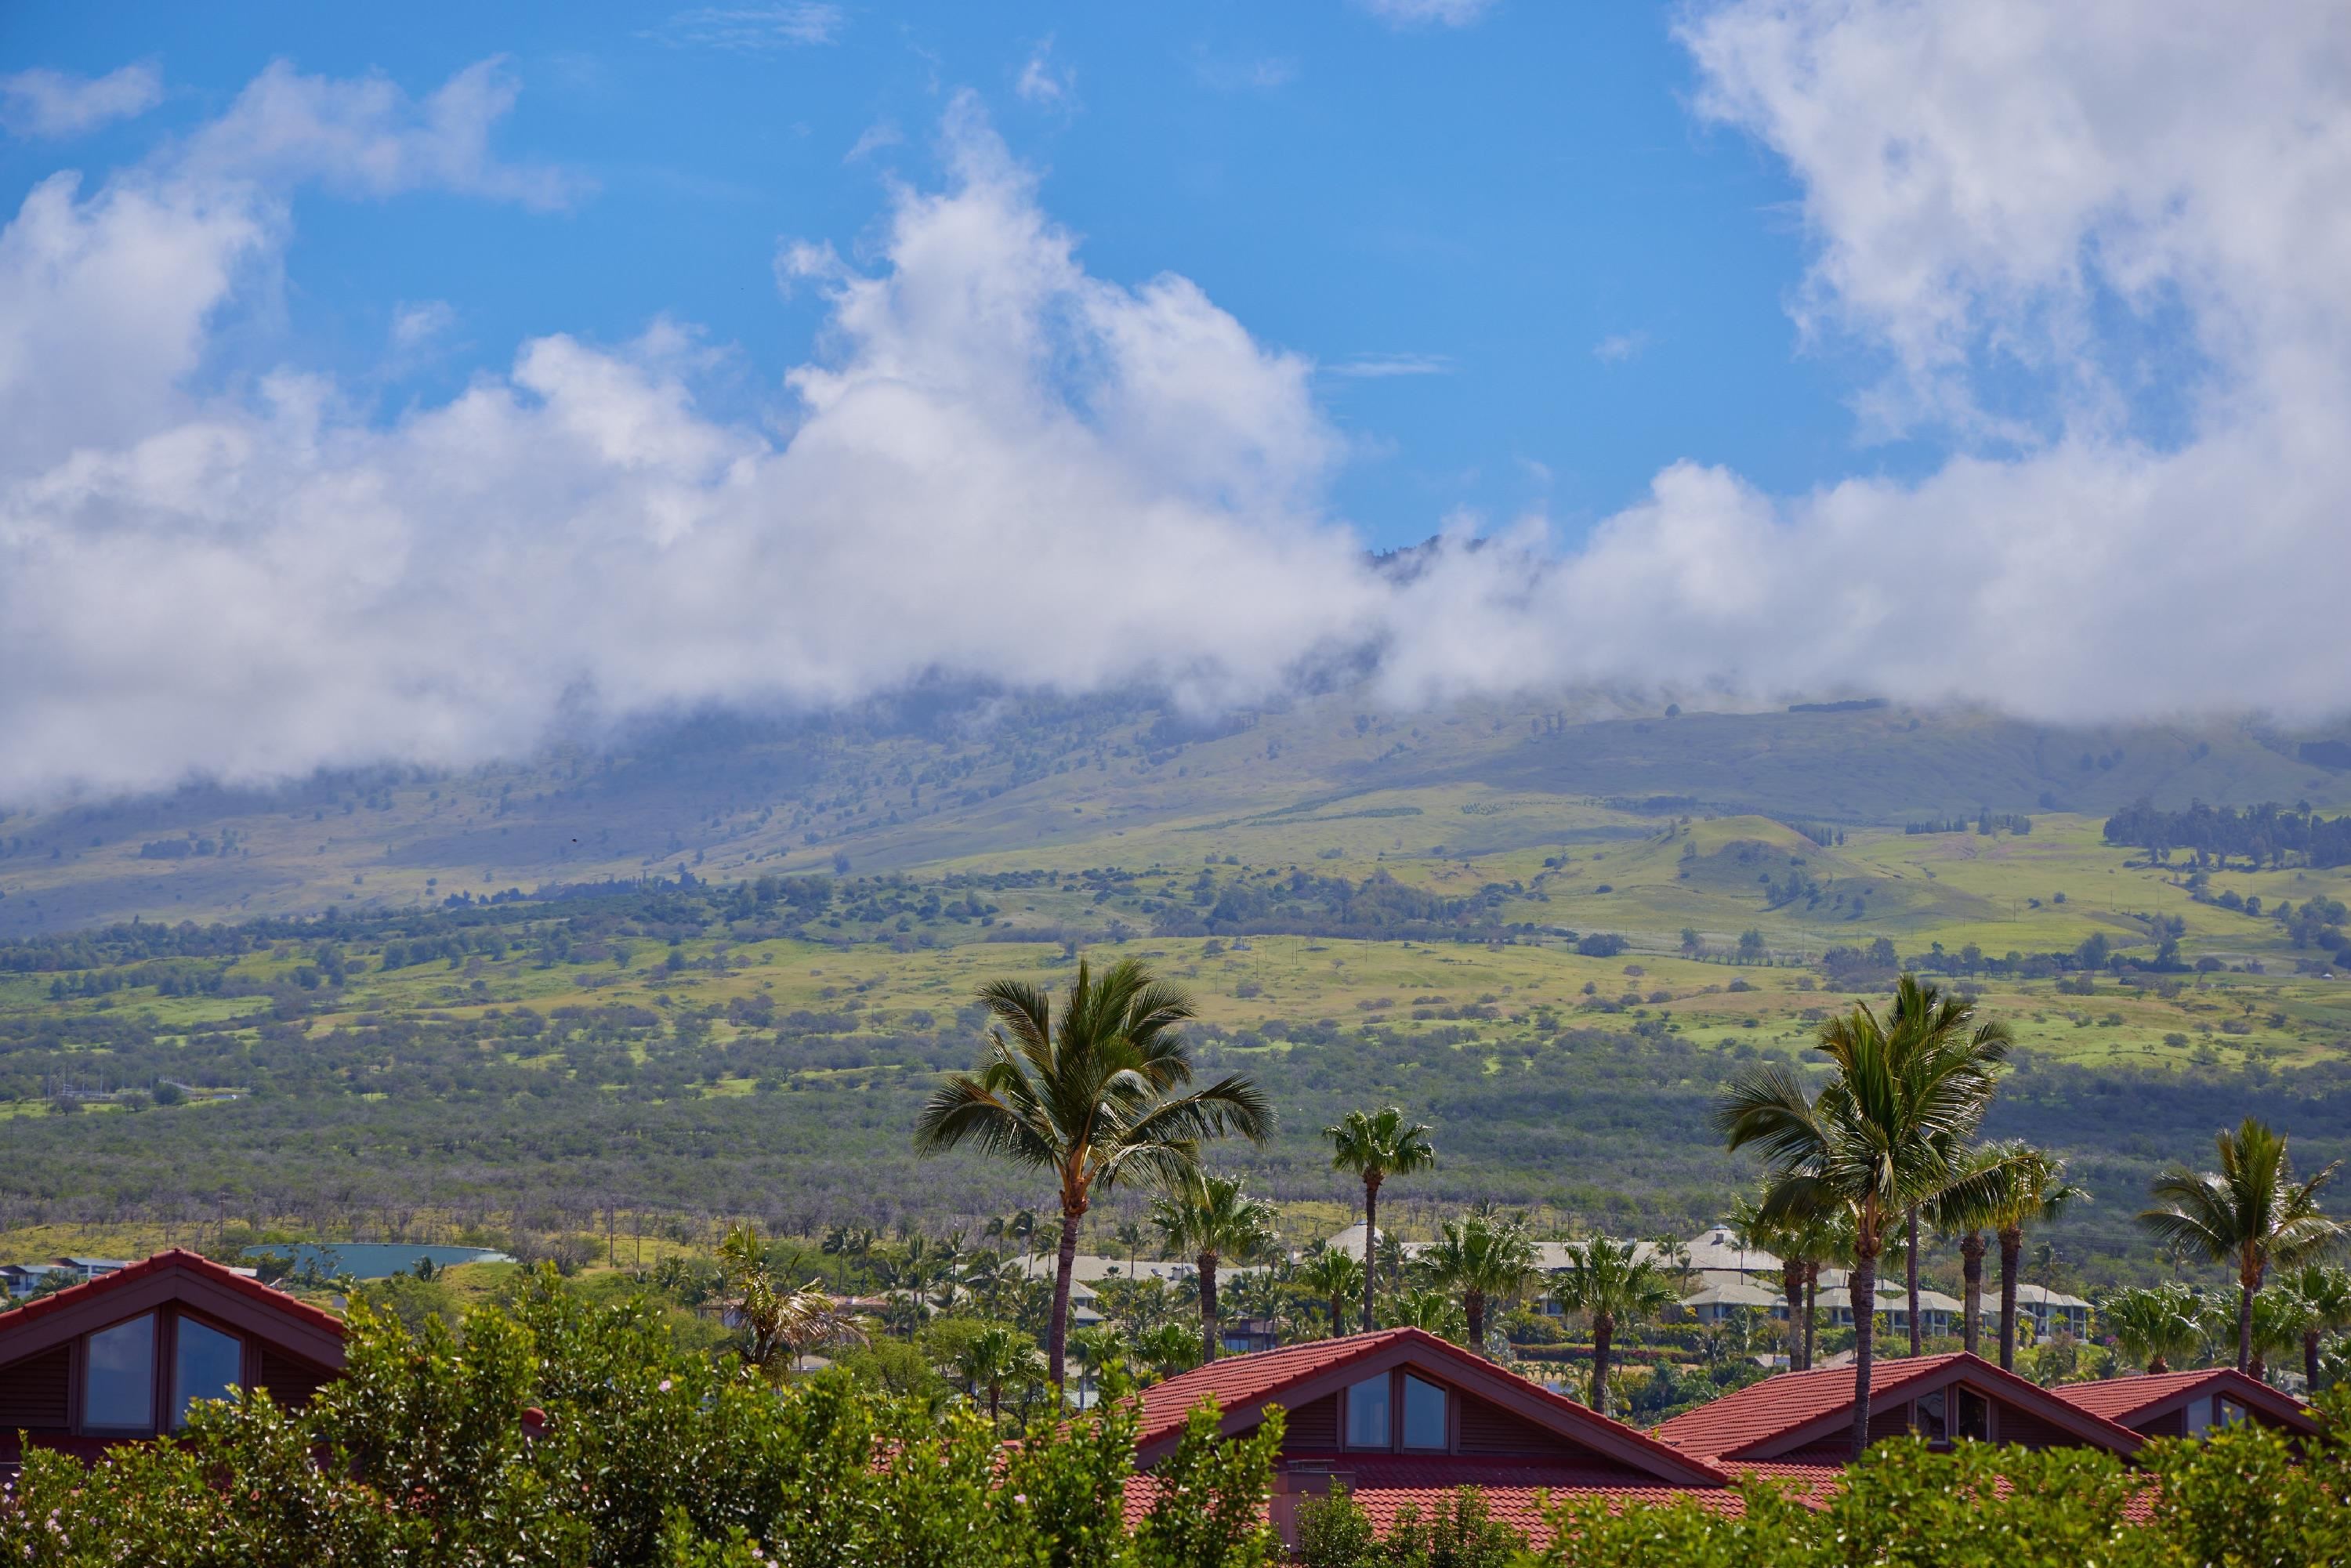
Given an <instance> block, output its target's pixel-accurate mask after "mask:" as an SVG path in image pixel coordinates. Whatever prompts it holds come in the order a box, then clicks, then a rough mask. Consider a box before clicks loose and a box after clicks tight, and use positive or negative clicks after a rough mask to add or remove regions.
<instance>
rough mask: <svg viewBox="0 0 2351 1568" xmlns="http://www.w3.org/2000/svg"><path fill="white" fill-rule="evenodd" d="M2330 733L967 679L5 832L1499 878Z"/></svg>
mask: <svg viewBox="0 0 2351 1568" xmlns="http://www.w3.org/2000/svg"><path fill="white" fill-rule="evenodd" d="M2299 744H2300V742H2299V740H2298V739H2297V737H2283V736H2279V735H2275V734H2272V733H2270V732H2267V731H2265V730H2262V729H2261V728H2259V727H2253V726H2248V725H2226V724H2213V725H2208V726H2201V727H2188V726H2182V727H2167V728H2136V729H2114V730H2105V729H2091V730H2078V729H2077V730H2064V729H2052V728H2046V727H2033V726H2028V725H2023V724H2020V723H2017V722H2014V721H2011V720H2006V719H2000V718H1996V717H1991V716H1983V715H1978V714H1970V713H1964V712H1962V713H1933V712H1912V711H1910V710H1907V709H1902V708H1891V707H1888V708H1876V709H1867V710H1863V711H1846V712H1827V713H1813V712H1806V713H1792V712H1771V713H1706V712H1698V711H1690V712H1685V713H1681V714H1679V715H1678V716H1675V717H1672V718H1667V717H1666V716H1664V715H1663V712H1662V710H1660V709H1657V708H1656V707H1655V706H1652V705H1645V704H1640V703H1635V702H1633V701H1631V700H1629V699H1623V698H1613V697H1602V696H1595V695H1591V694H1575V695H1555V696H1552V697H1548V698H1540V697H1530V698H1528V699H1526V700H1524V701H1521V702H1518V703H1493V702H1471V703H1464V704H1460V705H1458V706H1455V707H1453V708H1450V709H1447V710H1444V711H1442V712H1435V713H1419V714H1389V713H1382V712H1379V711H1376V710H1374V709H1373V708H1371V707H1370V706H1367V705H1366V704H1365V702H1364V699H1363V698H1362V697H1361V696H1360V695H1356V694H1344V693H1343V694H1337V695H1329V696H1324V697H1319V698H1315V699H1311V700H1303V701H1300V702H1297V703H1294V704H1291V705H1289V706H1284V707H1281V708H1279V709H1275V710H1268V711H1263V712H1257V713H1250V714H1245V715H1239V716H1231V717H1228V718H1224V719H1219V720H1216V721H1207V722H1191V721H1187V720H1186V719H1184V718H1183V717H1182V716H1176V715H1171V714H1169V713H1166V712H1165V711H1162V710H1160V709H1158V708H1156V707H1154V706H1149V705H1147V704H1144V703H1140V702H1120V701H1113V700H1109V699H1096V700H1088V701H1082V702H1051V701H1047V700H1044V699H1037V698H1028V699H1004V698H995V697H988V696H985V695H976V694H971V693H965V692H942V693H935V694H928V695H924V696H921V697H914V698H905V699H901V700H899V701H896V702H893V703H892V704H889V705H884V706H874V707H872V708H870V709H867V710H863V711H861V712H859V713H856V714H852V715H842V716H832V717H828V718H825V719H821V720H806V721H796V722H783V721H777V722H755V721H750V720H745V719H739V718H722V717H705V718H702V719H698V720H695V721H692V722H688V723H681V724H673V725H668V726H664V727H660V728H658V729H648V730H645V731H642V732H635V733H630V734H623V735H620V736H612V737H599V738H598V740H597V742H596V743H595V744H593V745H590V744H587V743H585V742H582V743H580V744H576V745H569V746H559V747H554V748H552V749H550V750H549V751H548V752H547V753H545V754H543V755H542V756H540V757H538V758H536V759H534V760H532V761H529V762H528V763H521V764H515V765H506V766H498V767H491V768H482V769H478V770H475V771H473V772H469V773H465V774H460V775H423V774H416V773H406V772H386V773H382V774H378V775H365V776H337V777H333V778H321V779H312V780H309V781H308V782H305V783H302V784H299V785H295V786H289V787H287V788H285V789H275V790H266V791H265V790H242V791H241V790H230V789H212V788H193V787H192V788H190V789H183V790H181V791H179V792H176V793H174V794H172V795H169V796H165V797H158V798H150V799H143V800H131V801H112V802H105V803H81V804H76V805H72V806H68V807H65V808H61V809H52V810H15V811H13V812H8V813H5V814H0V936H5V935H8V934H22V933H31V932H41V931H57V930H68V929H72V928H75V927H78V926H85V925H93V924H97V923H99V922H102V921H107V920H115V919H124V918H129V917H130V916H132V915H139V916H141V917H144V918H147V919H172V920H178V919H183V918H200V919H201V918H214V917H221V916H235V915H275V914H287V913H297V912H300V913H316V912H319V911H321V910H326V909H340V910H346V911H371V910H384V909H394V908H401V907H405V906H411V905H415V904H426V903H434V902H438V901H440V900H441V899H444V898H445V897H447V896H448V895H449V894H453V893H457V892H466V893H471V894H482V893H486V892H494V891H497V890H501V889H505V888H508V887H515V888H521V889H526V890H527V889H531V888H535V887H538V886H539V885H541V884H544V883H552V882H576V881H590V880H601V879H604V878H612V877H639V876H643V875H647V874H653V873H660V874H670V875H674V873H676V872H678V871H679V870H681V869H683V870H688V871H692V872H694V873H696V874H698V875H704V876H737V875H757V874H759V873H763V872H800V871H825V872H831V871H832V870H833V869H834V868H835V867H836V865H837V864H839V863H841V862H846V864H847V865H848V867H849V868H851V869H852V870H853V871H856V872H867V871H880V870H892V871H901V872H906V873H938V872H942V871H946V870H949V869H954V868H959V867H998V866H1012V865H1040V866H1060V867H1075V866H1089V865H1092V866H1107V865H1116V866H1124V867H1130V868H1137V869H1139V868H1141V867H1144V866H1147V865H1149V864H1151V863H1153V862H1165V863H1167V864H1185V863H1190V862H1197V861H1199V860H1200V859H1202V858H1203V857H1204V856H1205V855H1207V854H1209V853H1214V854H1217V855H1218V856H1224V855H1233V856H1238V858H1239V859H1241V860H1244V861H1247V862H1252V863H1255V864H1259V865H1266V864H1287V863H1290V862H1301V863H1304V862H1310V861H1311V860H1315V859H1318V858H1325V857H1328V858H1333V859H1340V860H1344V861H1345V862H1348V863H1350V864H1354V865H1361V864H1363V863H1364V862H1395V861H1405V862H1423V861H1425V862H1450V861H1454V860H1459V859H1468V860H1471V861H1475V862H1479V863H1481V864H1482V863H1486V862H1493V861H1495V860H1496V859H1497V857H1508V856H1511V855H1514V854H1525V855H1531V857H1532V860H1533V861H1534V862H1540V861H1541V859H1543V858H1544V853H1543V852H1552V851H1555V850H1556V849H1557V848H1558V847H1560V846H1562V845H1569V844H1578V843H1588V844H1592V845H1595V846H1596V845H1602V844H1605V843H1607V842H1610V841H1614V840H1616V839H1620V838H1625V837H1628V836H1629V837H1632V838H1638V837H1640V836H1642V834H1643V833H1644V832H1646V831H1654V830H1655V828H1656V826H1657V825H1658V823H1659V822H1660V821H1661V820H1663V819H1664V818H1667V817H1670V816H1673V815H1679V814H1685V813H1688V814H1695V815H1698V816H1700V817H1705V816H1730V815H1740V814H1746V815H1755V816H1761V817H1763V818H1782V819H1792V820H1802V821H1827V822H1833V823H1837V824H1842V825H1845V826H1857V825H1876V826H1888V825H1898V824H1899V823H1901V822H1903V821H1907V820H1914V819H1921V818H1928V817H1944V816H1949V815H1952V814H1955V813H1972V812H1974V811H1976V810H1979V809H1983V808H1988V809H1990V810H1993V811H1995V812H2011V811H2032V812H2047V811H2062V812H2073V813H2078V814H2085V815H2091V816H2095V815H2101V814H2103V813H2104V812H2105V811H2107V810H2112V809H2114V808H2116V807H2119V806H2122V805H2124V804H2126V803H2128V802H2129V801H2131V800H2136V799H2138V798H2140V797H2142V796H2147V797H2151V798H2153V799H2155V800H2158V802H2159V803H2163V804H2167V805H2184V804H2186V803H2187V802H2188V801H2189V800H2190V799H2197V798H2200V799H2203V800H2210V801H2215V802H2235V803H2245V804H2250V803H2252V802H2255V801H2260V800H2282V801H2293V800H2310V801H2312V802H2313V803H2314V804H2317V805H2320V806H2334V805H2338V804H2342V803H2345V802H2346V800H2351V772H2346V771H2341V770H2329V769H2326V768H2319V767H2316V766H2314V765H2312V764H2308V763H2304V762H2302V761H2300V760H2298V759H2297V758H2298V756H2299V752H2298V746H2299ZM1675 852H1676V853H1678V846H1677V847H1676V851H1675ZM1562 880H1566V879H1562Z"/></svg>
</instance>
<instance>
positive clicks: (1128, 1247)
mask: <svg viewBox="0 0 2351 1568" xmlns="http://www.w3.org/2000/svg"><path fill="white" fill-rule="evenodd" d="M1111 1236H1112V1238H1113V1239H1115V1240H1116V1241H1117V1242H1118V1245H1119V1249H1120V1250H1122V1251H1123V1252H1124V1253H1125V1254H1126V1274H1127V1278H1128V1279H1130V1280H1131V1279H1133V1278H1134V1270H1135V1264H1136V1263H1137V1262H1138V1261H1139V1260H1141V1258H1142V1257H1143V1244H1144V1242H1146V1241H1148V1240H1150V1239H1151V1232H1149V1231H1148V1230H1146V1229H1144V1227H1143V1224H1142V1222H1141V1221H1140V1220H1134V1219H1122V1220H1120V1221H1119V1222H1118V1228H1117V1229H1115V1230H1113V1231H1112V1232H1111Z"/></svg>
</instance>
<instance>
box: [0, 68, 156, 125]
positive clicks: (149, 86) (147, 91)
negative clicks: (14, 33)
mask: <svg viewBox="0 0 2351 1568" xmlns="http://www.w3.org/2000/svg"><path fill="white" fill-rule="evenodd" d="M162 101H163V75H162V72H161V71H159V70H157V69H156V68H154V67H153V66H152V65H148V64H145V63H143V62H142V63H141V64H138V65H129V66H124V67H123V68H121V69H120V70H113V71H109V72H107V74H106V75H104V76H102V77H80V76H74V75H71V74H70V73H68V72H66V71H59V70H50V69H48V68H45V67H39V68H34V69H32V70H25V71H18V72H16V74H15V75H13V76H5V77H0V128H5V130H6V131H8V132H9V133H10V134H11V135H16V136H35V137H50V136H79V135H81V134H82V133H83V132H84V131H95V130H97V129H98V128H99V126H101V125H108V124H111V123H112V122H113V121H115V120H130V119H132V118H134V117H136V116H138V115H141V114H144V113H146V112H147V111H148V110H151V109H152V108H154V107H155V106H156V105H157V104H159V103H161V102H162Z"/></svg>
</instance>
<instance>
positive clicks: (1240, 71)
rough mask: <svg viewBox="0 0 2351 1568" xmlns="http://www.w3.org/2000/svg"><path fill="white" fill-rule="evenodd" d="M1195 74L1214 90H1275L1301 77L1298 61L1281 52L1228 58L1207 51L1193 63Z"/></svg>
mask: <svg viewBox="0 0 2351 1568" xmlns="http://www.w3.org/2000/svg"><path fill="white" fill-rule="evenodd" d="M1192 76H1193V79H1195V80H1196V81H1197V82H1198V83H1199V84H1200V85H1201V86H1202V87H1205V88H1207V89H1209V90H1211V91H1213V92H1271V91H1272V90H1273V89H1276V88H1281V87H1288V86H1289V85H1290V83H1291V82H1294V81H1296V80H1297V79H1298V62H1297V61H1296V60H1293V59H1289V58H1285V57H1281V56H1277V55H1267V56H1262V57H1259V58H1255V59H1225V58H1223V57H1218V56H1215V55H1209V54H1205V53H1204V54H1201V55H1200V56H1198V57H1196V59H1194V61H1193V62H1192Z"/></svg>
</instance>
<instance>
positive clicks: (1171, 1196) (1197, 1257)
mask: <svg viewBox="0 0 2351 1568" xmlns="http://www.w3.org/2000/svg"><path fill="white" fill-rule="evenodd" d="M1151 1223H1152V1226H1153V1228H1155V1229H1156V1230H1157V1231H1158V1232H1159V1239H1160V1240H1161V1241H1162V1242H1163V1243H1165V1247H1166V1249H1167V1250H1168V1251H1169V1252H1170V1253H1172V1254H1174V1255H1175V1256H1176V1257H1179V1258H1180V1257H1188V1258H1190V1259H1191V1260H1192V1261H1193V1263H1194V1265H1195V1266H1196V1267H1197V1268H1198V1270H1199V1271H1200V1359H1201V1360H1202V1361H1214V1360H1216V1359H1217V1264H1218V1263H1219V1262H1221V1261H1223V1260H1225V1259H1228V1258H1229V1259H1232V1260H1234V1261H1236V1262H1246V1261H1247V1260H1249V1259H1251V1258H1254V1257H1256V1256H1258V1255H1259V1254H1260V1253H1262V1252H1263V1251H1265V1250H1266V1249H1268V1248H1270V1247H1271V1246H1272V1245H1273V1205H1271V1204H1270V1203H1267V1202H1266V1201H1265V1200H1264V1199H1262V1198H1255V1197H1249V1194H1248V1193H1247V1192H1245V1191H1243V1190H1242V1188H1241V1184H1240V1180H1239V1178H1238V1177H1237V1176H1208V1175H1206V1174H1203V1173H1200V1172H1194V1173H1192V1174H1191V1175H1189V1176H1186V1177H1185V1178H1184V1179H1183V1180H1181V1181H1179V1182H1177V1183H1176V1184H1175V1186H1172V1187H1171V1188H1169V1189H1168V1191H1167V1192H1165V1194H1163V1195H1162V1196H1160V1197H1157V1198H1155V1199H1154V1200H1153V1201H1152V1205H1151Z"/></svg>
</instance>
